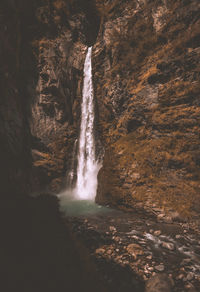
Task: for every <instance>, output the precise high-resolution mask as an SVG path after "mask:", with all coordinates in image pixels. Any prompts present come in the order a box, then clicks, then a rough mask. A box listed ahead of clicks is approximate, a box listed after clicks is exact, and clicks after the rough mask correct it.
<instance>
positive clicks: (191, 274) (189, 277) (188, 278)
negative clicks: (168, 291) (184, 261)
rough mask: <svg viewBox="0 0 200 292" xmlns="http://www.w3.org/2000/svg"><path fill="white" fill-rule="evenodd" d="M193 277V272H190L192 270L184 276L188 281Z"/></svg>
mask: <svg viewBox="0 0 200 292" xmlns="http://www.w3.org/2000/svg"><path fill="white" fill-rule="evenodd" d="M193 278H194V273H192V272H189V273H188V274H187V276H186V279H187V280H188V281H191V280H192V279H193Z"/></svg>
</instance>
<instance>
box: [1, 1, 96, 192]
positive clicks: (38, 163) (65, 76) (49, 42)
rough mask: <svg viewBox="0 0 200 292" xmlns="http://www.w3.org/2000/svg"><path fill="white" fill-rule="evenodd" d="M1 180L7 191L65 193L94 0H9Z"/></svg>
mask: <svg viewBox="0 0 200 292" xmlns="http://www.w3.org/2000/svg"><path fill="white" fill-rule="evenodd" d="M0 8H1V15H0V21H1V24H2V25H1V28H0V36H1V40H3V41H2V42H1V46H0V57H1V60H2V65H1V89H2V91H1V101H0V102H1V110H0V111H1V112H0V116H1V120H0V129H1V130H0V131H1V132H0V135H1V141H2V142H1V145H0V147H1V149H0V150H1V151H0V152H1V154H0V155H1V179H2V186H3V190H4V192H6V193H12V192H13V193H16V192H19V193H22V192H40V191H42V190H43V191H44V190H48V191H53V192H58V191H59V190H60V189H61V188H62V187H63V186H64V185H65V181H64V179H65V178H66V174H67V172H68V171H69V169H70V167H71V151H72V149H73V144H74V141H75V139H76V137H77V135H78V128H79V117H80V100H81V86H82V70H83V63H84V59H85V53H86V48H87V46H88V45H91V44H92V43H94V41H95V39H96V36H97V32H98V29H99V17H98V15H96V10H95V7H94V3H93V1H90V0H87V1H83V0H73V1H67V0H49V1H45V0H37V1H34V2H33V1H25V0H19V1H15V0H14V1H1V5H0Z"/></svg>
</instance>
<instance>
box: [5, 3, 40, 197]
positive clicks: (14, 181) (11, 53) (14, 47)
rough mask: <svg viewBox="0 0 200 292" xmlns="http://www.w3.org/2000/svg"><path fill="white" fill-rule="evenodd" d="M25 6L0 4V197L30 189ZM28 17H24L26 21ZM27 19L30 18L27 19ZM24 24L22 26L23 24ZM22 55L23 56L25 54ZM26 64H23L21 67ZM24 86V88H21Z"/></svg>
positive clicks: (30, 81) (28, 74) (28, 71)
mask: <svg viewBox="0 0 200 292" xmlns="http://www.w3.org/2000/svg"><path fill="white" fill-rule="evenodd" d="M22 7H23V9H26V8H27V5H26V3H24V6H23V3H22V1H1V4H0V11H1V15H0V22H1V27H0V38H1V45H0V59H1V68H0V74H1V78H0V89H1V96H0V141H1V142H0V161H1V163H0V181H1V197H2V196H7V195H8V194H9V195H12V194H15V195H16V194H22V193H25V192H26V191H27V190H29V189H30V180H29V178H30V169H31V155H30V147H31V146H30V131H29V125H28V120H27V116H28V113H29V114H30V107H29V105H30V99H29V101H28V99H27V96H29V92H28V87H29V85H30V83H32V80H31V76H32V75H34V74H35V71H34V65H32V72H31V74H30V68H29V65H30V64H34V62H33V59H32V57H31V56H32V55H31V53H30V51H31V50H30V47H29V45H28V43H27V42H25V39H28V37H27V36H28V33H29V32H30V23H31V21H32V17H31V16H32V15H31V13H28V12H30V11H27V14H28V15H25V14H24V10H23V9H22ZM26 17H28V18H26ZM29 17H30V18H29ZM25 21H26V26H24V22H25ZM25 52H26V54H25ZM25 64H26V65H25ZM24 84H25V85H26V86H24Z"/></svg>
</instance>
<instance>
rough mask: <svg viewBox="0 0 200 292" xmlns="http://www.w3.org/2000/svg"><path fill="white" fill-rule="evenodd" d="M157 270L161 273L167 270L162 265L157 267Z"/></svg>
mask: <svg viewBox="0 0 200 292" xmlns="http://www.w3.org/2000/svg"><path fill="white" fill-rule="evenodd" d="M155 269H156V270H157V271H159V272H163V271H164V269H165V266H164V265H163V264H160V265H158V266H155Z"/></svg>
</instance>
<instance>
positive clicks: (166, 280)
mask: <svg viewBox="0 0 200 292" xmlns="http://www.w3.org/2000/svg"><path fill="white" fill-rule="evenodd" d="M67 220H69V222H70V224H71V226H72V233H73V234H74V235H75V236H76V240H80V241H81V242H82V243H83V244H84V245H85V246H86V247H87V249H88V251H89V253H90V255H91V257H92V258H93V261H94V262H95V264H96V266H97V270H98V273H99V274H100V275H101V276H102V277H103V279H104V280H105V282H106V283H108V287H109V291H133V290H131V289H133V287H136V290H134V291H144V290H143V289H144V285H143V283H146V290H145V291H148V292H149V291H154V292H155V291H156V292H157V291H174V292H183V291H199V289H200V250H199V245H200V233H199V232H197V231H194V230H193V229H192V227H191V226H189V225H188V224H186V223H165V222H160V221H159V220H157V218H156V217H155V216H154V215H152V216H150V215H149V214H147V213H144V212H143V213H141V212H137V211H135V212H131V213H124V212H121V211H116V210H112V211H110V212H108V213H103V214H100V213H99V214H96V215H84V216H78V217H68V219H67ZM125 282H126V284H124V283H125ZM124 285H125V286H124ZM134 285H135V286H134ZM137 289H139V290H137ZM191 289H193V290H191Z"/></svg>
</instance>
